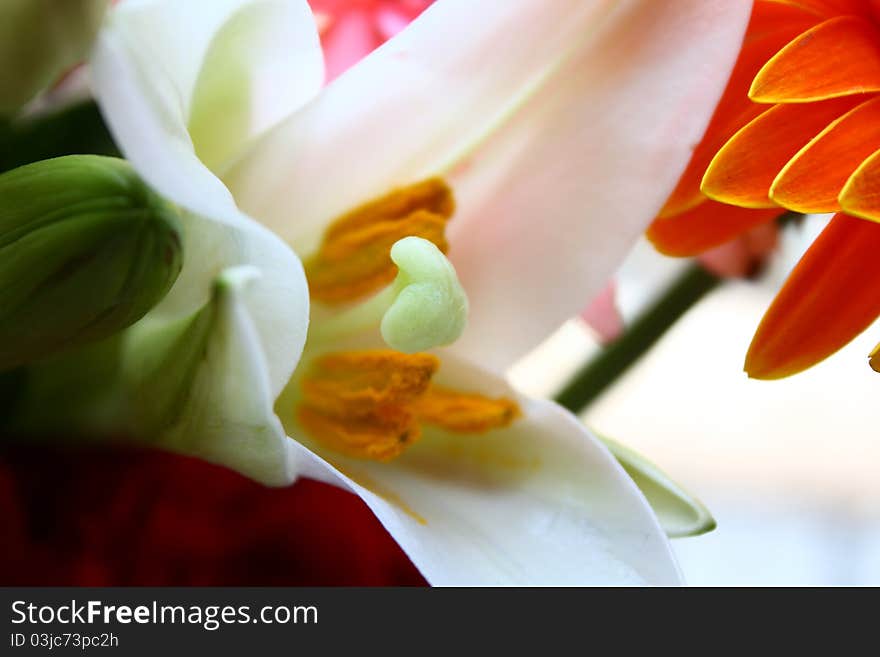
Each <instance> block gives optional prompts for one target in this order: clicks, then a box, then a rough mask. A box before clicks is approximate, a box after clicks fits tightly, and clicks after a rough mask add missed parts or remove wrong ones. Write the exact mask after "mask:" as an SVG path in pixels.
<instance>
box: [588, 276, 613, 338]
mask: <svg viewBox="0 0 880 657" xmlns="http://www.w3.org/2000/svg"><path fill="white" fill-rule="evenodd" d="M616 289H617V286H616V285H615V284H614V281H611V282H609V283H608V285H606V286H605V289H604V290H602V291H601V292H600V293H599V295H598V296H597V297H596V298H595V299H593V300H592V301H591V302H590V305H589V306H587V307H586V308H585V309H584V311H583V312H582V313H581V318H582V319H583V320H584V321H585V322H586V323H587V324H589V325H590V327H591V328H592V329H593V330H594V331H596V333H597V334H598V335H599V338H600V339H601V340H602V342H611V341H612V340H614V339H615V338H616V337H617V336H619V335H620V334H621V333H622V332H623V318H622V317H621V316H620V312H619V311H618V310H617V304H616V303H615V301H614V297H615V292H616Z"/></svg>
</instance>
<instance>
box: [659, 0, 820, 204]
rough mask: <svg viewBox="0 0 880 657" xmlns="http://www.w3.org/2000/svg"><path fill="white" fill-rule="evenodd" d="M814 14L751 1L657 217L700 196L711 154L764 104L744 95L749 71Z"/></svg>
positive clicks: (804, 27) (813, 19)
mask: <svg viewBox="0 0 880 657" xmlns="http://www.w3.org/2000/svg"><path fill="white" fill-rule="evenodd" d="M818 20H819V19H818V18H817V17H816V16H815V15H813V14H810V13H807V12H805V11H804V10H802V9H799V8H797V7H791V6H785V5H780V4H777V3H776V2H766V1H759V2H756V3H755V5H754V9H753V10H752V17H751V20H750V21H749V27H748V30H747V32H746V38H745V41H744V42H743V47H742V50H741V51H740V54H739V58H738V59H737V61H736V64H735V66H734V68H733V71H732V73H731V75H730V80H729V81H728V83H727V88H726V90H725V91H724V95H723V96H722V97H721V100H720V101H719V103H718V107H717V109H716V110H715V114H714V115H713V116H712V120H711V121H710V122H709V126H708V127H707V128H706V133H705V135H704V136H703V139H702V141H700V143H699V144H698V145H697V147H696V149H695V150H694V154H693V156H692V157H691V161H690V163H689V164H688V167H687V169H686V170H685V172H684V174H683V175H682V177H681V179H680V180H679V182H678V185H677V186H676V188H675V190H674V191H673V192H672V195H671V196H670V197H669V199H668V200H667V201H666V205H665V206H664V207H663V209H662V210H661V211H660V216H661V217H671V216H674V215H676V214H679V213H681V212H684V211H686V210H689V209H691V208H693V207H695V206H697V205H699V204H700V203H701V202H702V201H703V200H704V197H703V195H702V193H701V192H700V181H701V180H702V179H703V173H704V172H705V171H706V167H707V166H708V165H709V162H711V161H712V157H713V156H714V155H715V153H716V152H717V151H718V149H719V148H721V146H723V145H724V143H725V142H726V141H727V140H728V139H730V138H731V137H732V136H733V134H734V133H735V132H736V131H737V130H739V129H740V128H741V127H742V126H744V125H745V124H746V123H748V122H749V121H751V120H752V119H754V118H755V117H756V116H758V115H759V114H761V112H763V111H764V109H765V108H764V107H761V106H760V105H756V104H755V103H753V102H752V101H751V100H749V97H748V91H749V87H750V86H751V84H752V80H753V79H754V78H755V74H756V73H757V72H758V71H759V70H760V69H761V67H762V66H763V65H764V63H765V62H766V61H767V60H768V59H770V58H771V57H772V56H773V55H774V54H776V53H777V52H778V51H779V49H780V48H782V47H783V46H784V45H785V44H787V43H788V42H789V41H791V40H792V39H793V38H794V37H796V36H797V35H798V34H801V33H802V32H804V31H805V30H808V29H809V28H811V27H813V26H814V25H815V24H816V23H817V22H818Z"/></svg>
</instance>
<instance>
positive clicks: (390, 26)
mask: <svg viewBox="0 0 880 657" xmlns="http://www.w3.org/2000/svg"><path fill="white" fill-rule="evenodd" d="M431 2H433V0H310V1H309V4H310V5H311V6H312V10H313V11H314V12H315V17H316V19H317V21H318V29H319V31H320V33H321V43H322V45H323V46H324V59H325V61H326V65H327V80H328V81H330V80H332V79H333V78H335V77H336V76H338V75H339V74H340V73H342V72H343V71H345V70H346V69H347V68H349V67H350V66H351V65H352V64H355V63H356V62H357V61H358V60H360V59H361V58H362V57H364V56H365V55H368V54H369V53H370V52H372V51H373V50H374V49H375V48H378V47H379V46H380V45H382V44H383V43H384V42H385V41H387V40H388V39H390V38H391V37H393V36H394V35H395V34H397V33H398V32H400V30H402V29H403V28H404V27H406V26H407V25H408V24H409V22H410V21H412V20H413V19H414V18H415V17H416V16H418V15H419V14H421V13H422V11H424V10H425V9H426V8H427V7H428V5H430V4H431Z"/></svg>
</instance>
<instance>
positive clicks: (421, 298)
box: [381, 237, 468, 353]
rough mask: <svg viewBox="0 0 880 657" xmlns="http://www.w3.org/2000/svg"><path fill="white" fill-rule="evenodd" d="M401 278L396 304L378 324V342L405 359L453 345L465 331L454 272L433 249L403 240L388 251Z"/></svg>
mask: <svg viewBox="0 0 880 657" xmlns="http://www.w3.org/2000/svg"><path fill="white" fill-rule="evenodd" d="M391 260H392V261H393V262H394V264H396V265H397V267H398V269H399V272H398V274H397V278H396V279H395V280H394V283H393V284H392V286H391V289H392V291H393V294H394V301H393V303H392V304H391V307H390V308H389V309H388V310H387V311H386V312H385V315H384V317H383V318H382V325H381V331H382V338H383V339H384V340H385V342H386V343H387V344H388V346H389V347H391V348H392V349H396V350H397V351H402V352H404V353H415V352H419V351H426V350H428V349H432V348H433V347H440V346H443V345H448V344H452V343H453V342H455V341H456V340H457V339H458V338H459V337H460V336H461V334H462V331H464V328H465V326H466V325H467V314H468V300H467V295H466V294H465V292H464V290H463V289H462V287H461V284H460V283H459V282H458V276H457V275H456V273H455V268H454V267H453V266H452V264H450V262H449V260H447V259H446V256H444V255H443V253H442V252H441V251H440V249H438V248H437V247H436V246H435V245H434V244H433V243H431V242H429V241H428V240H426V239H422V238H420V237H405V238H404V239H402V240H399V241H398V242H396V243H395V244H394V246H393V247H392V248H391Z"/></svg>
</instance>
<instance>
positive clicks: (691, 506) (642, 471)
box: [600, 437, 716, 538]
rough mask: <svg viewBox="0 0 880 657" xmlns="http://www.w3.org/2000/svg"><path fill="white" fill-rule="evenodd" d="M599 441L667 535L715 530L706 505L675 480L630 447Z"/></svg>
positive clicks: (674, 536)
mask: <svg viewBox="0 0 880 657" xmlns="http://www.w3.org/2000/svg"><path fill="white" fill-rule="evenodd" d="M600 438H601V440H602V442H603V443H604V444H605V446H606V447H607V448H608V450H609V451H610V452H611V453H612V454H613V455H614V457H615V458H616V459H617V461H618V463H620V465H621V466H623V469H624V470H626V473H627V474H628V475H629V476H630V477H631V478H632V480H633V481H634V482H635V484H636V486H638V487H639V490H641V491H642V494H643V495H644V496H645V498H646V499H647V500H648V503H649V504H650V505H651V508H652V509H653V510H654V513H656V514H657V517H658V519H659V520H660V524H661V525H662V526H663V530H664V531H665V532H666V535H667V536H669V537H670V538H682V537H684V536H699V535H700V534H706V533H708V532H711V531H712V530H713V529H715V527H716V523H715V519H714V518H713V517H712V514H711V513H709V510H708V509H707V508H706V507H705V505H704V504H703V503H702V502H700V501H699V500H698V499H697V498H695V497H694V496H693V495H691V494H690V493H688V492H687V491H686V490H684V489H683V488H682V487H681V486H679V485H678V484H677V483H675V482H674V481H672V479H670V478H669V476H668V475H666V474H665V473H664V472H663V471H662V470H660V468H658V467H657V466H656V465H654V464H653V463H651V462H650V461H648V460H647V459H646V458H644V457H643V456H641V455H640V454H638V453H636V452H635V451H633V450H632V449H630V448H629V447H626V446H624V445H621V444H620V443H618V442H616V441H613V440H610V439H608V438H605V437H600Z"/></svg>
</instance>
